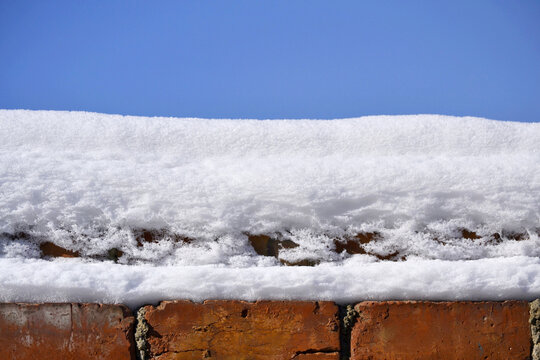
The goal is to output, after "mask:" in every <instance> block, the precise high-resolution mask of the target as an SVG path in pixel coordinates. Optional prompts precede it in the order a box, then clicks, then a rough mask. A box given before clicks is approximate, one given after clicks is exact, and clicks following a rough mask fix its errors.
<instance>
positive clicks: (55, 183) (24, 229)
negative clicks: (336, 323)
mask: <svg viewBox="0 0 540 360" xmlns="http://www.w3.org/2000/svg"><path fill="white" fill-rule="evenodd" d="M0 129H1V131H0V193H1V197H0V233H4V238H3V239H0V254H1V255H0V256H3V257H37V256H38V255H39V249H38V248H37V245H36V243H39V242H42V241H45V240H47V241H52V242H54V243H55V244H58V245H60V246H62V247H64V248H67V249H70V250H74V251H79V252H80V254H81V255H83V256H95V255H99V254H104V253H106V252H107V251H108V250H109V249H111V248H117V249H119V250H121V251H122V252H123V254H124V256H123V257H122V258H121V259H120V262H125V263H127V262H129V263H133V261H135V262H136V261H144V262H147V263H154V264H173V265H194V264H225V265H230V266H257V265H268V262H269V261H271V260H269V259H264V258H261V257H260V256H257V254H255V253H254V251H253V249H252V248H251V246H250V245H249V243H248V241H247V237H246V235H245V234H247V233H251V234H261V233H262V234H272V233H278V232H279V233H280V236H282V237H286V238H289V239H291V240H293V241H294V242H295V243H297V244H299V247H297V248H295V249H290V250H284V251H283V252H282V256H283V257H289V258H302V257H310V258H314V259H316V260H317V261H322V262H327V261H338V262H339V261H342V260H343V256H338V255H336V254H335V252H333V251H332V249H333V247H334V245H333V243H332V241H333V239H334V238H336V237H343V236H348V235H352V234H355V233H358V232H366V231H368V232H377V233H379V234H380V235H381V238H382V240H381V241H378V242H376V243H373V244H368V245H366V246H367V248H369V250H371V251H372V252H379V253H382V254H385V253H392V252H396V251H397V252H399V253H400V255H402V256H405V257H408V256H417V257H422V258H426V259H446V260H459V259H480V258H488V257H501V256H502V257H504V256H521V255H527V256H540V246H539V245H540V242H539V239H538V228H540V207H539V204H540V166H539V164H540V151H539V149H540V145H539V144H540V124H524V123H511V122H500V121H491V120H486V119H479V118H457V117H449V116H437V115H418V116H372V117H363V118H358V119H344V120H331V121H323V120H315V121H314V120H273V121H258V120H204V119H177V118H143V117H131V116H117V115H104V114H96V113H85V112H58V111H24V110H0ZM133 229H158V230H160V231H165V232H166V233H168V234H176V235H179V236H185V237H188V238H190V239H194V241H192V242H191V243H190V244H183V243H180V244H178V243H177V242H175V241H172V240H171V238H170V237H167V236H164V238H163V239H161V240H163V241H157V242H156V243H152V244H145V246H143V247H142V248H141V247H140V246H137V245H140V244H137V241H136V239H135V235H134V232H133ZM462 229H467V231H472V232H475V234H477V235H478V237H480V239H467V238H463V236H462ZM20 233H24V234H26V235H25V236H26V237H28V236H30V237H31V238H32V239H33V240H34V241H23V240H24V239H20V240H21V241H17V242H13V241H11V240H9V239H8V238H6V237H5V236H7V235H9V236H11V238H13V236H14V235H13V234H15V235H16V234H20ZM493 234H499V235H500V239H498V240H499V241H497V242H495V243H494V242H493V241H492V240H493V239H492V235H493ZM515 234H521V235H520V236H521V238H525V239H527V240H525V241H519V242H518V241H515V239H516V236H515ZM274 263H276V264H277V262H275V261H274Z"/></svg>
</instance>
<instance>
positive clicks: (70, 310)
mask: <svg viewBox="0 0 540 360" xmlns="http://www.w3.org/2000/svg"><path fill="white" fill-rule="evenodd" d="M133 325H134V317H133V316H132V315H131V312H130V310H129V309H128V308H126V307H125V306H123V305H100V304H0V359H10V360H23V359H32V360H40V359H47V360H52V359H59V360H60V359H62V360H84V359H93V360H95V359H115V360H116V359H119V360H121V359H134V354H135V351H134V350H135V347H134V345H133V341H132V338H133Z"/></svg>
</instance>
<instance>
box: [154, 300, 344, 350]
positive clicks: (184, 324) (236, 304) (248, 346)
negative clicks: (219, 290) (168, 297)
mask: <svg viewBox="0 0 540 360" xmlns="http://www.w3.org/2000/svg"><path fill="white" fill-rule="evenodd" d="M145 311H146V313H145V320H146V322H147V323H148V325H149V331H148V333H147V345H148V355H149V357H150V358H154V359H158V358H159V359H160V360H164V359H176V360H182V359H201V358H205V359H206V358H207V359H231V360H232V359H253V360H256V359H267V360H269V359H297V360H338V359H339V320H338V308H337V306H336V305H335V304H334V303H331V302H302V301H300V302H296V301H292V302H287V301H259V302H255V303H249V302H243V301H205V302H204V303H202V304H199V303H193V302H190V301H174V302H169V301H166V302H162V303H161V304H160V305H159V306H158V307H153V306H147V307H146V308H145Z"/></svg>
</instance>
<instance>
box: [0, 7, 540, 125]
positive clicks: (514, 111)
mask: <svg viewBox="0 0 540 360" xmlns="http://www.w3.org/2000/svg"><path fill="white" fill-rule="evenodd" d="M0 108H10V109H12V108H25V109H53V110H87V111H97V112H106V113H119V114H132V115H150V116H151V115H163V116H196V117H212V118H215V117H218V118H261V119H264V118H341V117H354V116H361V115H373V114H417V113H439V114H448V115H472V116H482V117H487V118H492V119H499V120H516V121H540V1H521V0H516V1H483V0H475V1H470V0H468V1H455V0H454V1H385V0H378V1H295V0H292V1H291V0H288V1H276V0H272V1H215V2H213V1H130V2H128V1H114V0H109V1H100V2H98V1H72V0H70V1H35V0H33V1H25V0H23V1H14V0H0Z"/></svg>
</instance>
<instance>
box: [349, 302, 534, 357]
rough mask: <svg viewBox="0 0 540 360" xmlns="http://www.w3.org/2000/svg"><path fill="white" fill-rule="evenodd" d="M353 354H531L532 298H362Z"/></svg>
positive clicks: (478, 355) (352, 334) (352, 355)
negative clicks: (447, 299) (483, 300)
mask: <svg viewBox="0 0 540 360" xmlns="http://www.w3.org/2000/svg"><path fill="white" fill-rule="evenodd" d="M355 309H356V311H357V312H358V314H359V316H358V319H357V322H356V324H355V326H354V327H353V330H352V333H351V359H353V360H367V359H377V360H379V359H388V360H390V359H400V360H407V359H415V360H419V359H464V360H473V359H490V360H495V359H504V360H507V359H512V360H520V359H523V360H525V359H529V358H530V354H531V332H530V327H529V324H528V318H529V305H528V303H527V302H520V301H505V302H413V301H410V302H408V301H406V302H362V303H360V304H357V305H356V306H355Z"/></svg>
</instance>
